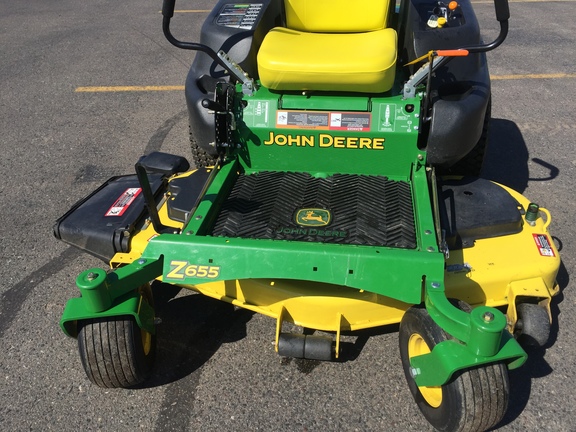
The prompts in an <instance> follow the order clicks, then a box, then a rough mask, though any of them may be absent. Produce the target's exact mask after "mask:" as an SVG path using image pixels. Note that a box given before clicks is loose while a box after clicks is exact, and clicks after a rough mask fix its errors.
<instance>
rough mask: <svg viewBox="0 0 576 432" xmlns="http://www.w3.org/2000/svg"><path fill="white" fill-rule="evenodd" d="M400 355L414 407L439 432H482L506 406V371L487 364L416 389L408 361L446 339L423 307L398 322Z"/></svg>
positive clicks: (507, 385)
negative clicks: (440, 382)
mask: <svg viewBox="0 0 576 432" xmlns="http://www.w3.org/2000/svg"><path fill="white" fill-rule="evenodd" d="M399 338H400V356H401V359H402V366H403V368H404V374H405V375H406V380H407V381H408V387H409V388H410V392H411V393H412V396H413V397H414V400H415V401H416V403H417V405H418V408H420V411H421V412H422V414H424V417H426V419H427V420H428V421H429V422H430V424H431V425H432V426H434V427H435V428H436V429H438V430H440V431H470V432H472V431H485V430H487V429H490V428H492V427H494V426H495V425H496V424H498V423H499V422H500V420H502V418H503V417H504V414H505V413H506V409H507V407H508V396H509V382H508V370H507V368H506V366H505V365H504V364H501V363H498V364H491V365H486V366H480V367H477V368H473V369H467V370H463V371H460V372H457V373H455V374H454V375H453V377H452V378H451V380H450V381H449V382H448V383H446V384H444V385H442V386H438V387H424V386H423V387H418V386H417V385H416V381H414V379H413V378H412V375H411V372H410V371H411V366H410V359H411V358H412V357H416V356H419V355H423V354H427V353H429V352H430V351H431V350H432V349H433V348H434V346H436V345H437V344H439V343H440V342H443V341H445V340H447V339H448V338H449V336H448V335H447V334H446V332H444V331H443V330H442V329H441V328H440V327H439V326H438V325H437V324H436V323H435V322H434V320H432V318H431V317H430V315H429V314H428V311H426V309H424V308H417V307H412V308H410V309H408V311H407V312H406V313H405V314H404V316H403V317H402V322H401V323H400V333H399Z"/></svg>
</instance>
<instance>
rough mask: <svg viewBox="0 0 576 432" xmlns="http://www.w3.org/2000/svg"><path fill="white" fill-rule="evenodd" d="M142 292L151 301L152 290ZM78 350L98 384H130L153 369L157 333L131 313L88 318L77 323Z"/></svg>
mask: <svg viewBox="0 0 576 432" xmlns="http://www.w3.org/2000/svg"><path fill="white" fill-rule="evenodd" d="M143 296H144V298H145V299H146V300H145V301H149V302H150V303H151V298H152V297H151V293H149V291H144V292H143ZM78 324H79V327H80V329H79V331H78V351H79V353H80V359H81V360H82V366H83V367H84V371H85V372H86V375H87V376H88V379H90V381H92V382H93V383H94V384H96V385H97V386H99V387H104V388H130V387H134V386H136V385H138V384H141V383H142V382H144V381H145V380H146V379H147V378H148V377H149V376H150V373H151V372H152V367H153V365H154V358H155V355H156V336H155V335H153V334H151V333H149V332H147V331H146V330H144V329H141V328H140V327H139V326H138V324H137V323H136V320H135V319H134V317H132V316H120V317H106V318H96V319H88V320H84V321H81V322H79V323H78Z"/></svg>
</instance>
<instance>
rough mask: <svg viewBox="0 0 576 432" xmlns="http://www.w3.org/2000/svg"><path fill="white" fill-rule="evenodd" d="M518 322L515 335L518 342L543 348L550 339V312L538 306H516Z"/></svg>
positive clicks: (522, 304)
mask: <svg viewBox="0 0 576 432" xmlns="http://www.w3.org/2000/svg"><path fill="white" fill-rule="evenodd" d="M516 312H517V313H518V321H517V322H516V328H515V329H514V334H515V335H516V337H517V338H518V342H520V343H521V344H523V345H527V346H533V347H540V348H541V347H543V346H544V345H546V344H547V343H548V338H549V337H550V317H549V316H548V311H547V310H546V309H544V308H543V307H541V306H540V305H537V304H532V303H520V304H519V305H517V306H516Z"/></svg>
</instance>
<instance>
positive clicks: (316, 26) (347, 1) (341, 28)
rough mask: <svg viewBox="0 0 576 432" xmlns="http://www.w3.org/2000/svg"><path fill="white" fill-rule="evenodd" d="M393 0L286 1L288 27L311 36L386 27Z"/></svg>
mask: <svg viewBox="0 0 576 432" xmlns="http://www.w3.org/2000/svg"><path fill="white" fill-rule="evenodd" d="M390 1H391V0H284V5H285V9H286V24H287V27H288V28H290V29H293V30H299V31H305V32H312V33H357V32H367V31H373V30H380V29H383V28H385V27H386V22H387V19H388V10H389V8H390Z"/></svg>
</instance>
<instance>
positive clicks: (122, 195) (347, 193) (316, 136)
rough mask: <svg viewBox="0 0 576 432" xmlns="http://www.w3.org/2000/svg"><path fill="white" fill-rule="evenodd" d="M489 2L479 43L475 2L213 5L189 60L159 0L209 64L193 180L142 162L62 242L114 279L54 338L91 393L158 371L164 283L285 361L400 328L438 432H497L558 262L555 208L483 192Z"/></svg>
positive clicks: (97, 285) (198, 65) (88, 288)
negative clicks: (264, 329) (243, 320)
mask: <svg viewBox="0 0 576 432" xmlns="http://www.w3.org/2000/svg"><path fill="white" fill-rule="evenodd" d="M494 4H495V10H496V18H497V20H498V21H499V23H500V34H499V36H498V37H497V38H496V39H495V40H494V41H493V42H492V43H488V44H486V43H483V41H482V40H481V37H480V32H479V27H478V22H477V20H476V17H475V15H474V12H473V9H472V7H471V4H470V2H469V0H461V1H459V2H456V1H452V2H450V3H448V4H444V3H442V2H434V1H432V0H402V2H400V4H399V5H396V4H395V3H394V2H392V1H390V0H365V1H358V2H351V1H346V0H256V1H247V2H244V3H235V2H234V1H232V0H220V1H219V2H218V4H217V5H216V6H215V8H214V10H213V11H212V13H211V14H210V15H209V16H208V18H207V19H206V21H205V23H204V26H203V28H202V33H201V39H200V43H191V42H181V41H180V40H178V39H176V38H175V37H174V36H173V35H172V33H171V31H170V27H169V24H170V20H171V18H172V16H173V13H174V0H165V2H164V6H163V11H162V13H163V16H164V21H163V28H164V33H165V35H166V37H167V38H168V40H169V41H170V42H171V43H172V44H174V45H176V46H177V47H179V48H183V49H190V50H196V51H198V53H197V54H196V58H195V60H194V63H193V64H192V67H191V69H190V73H189V75H188V79H187V81H186V98H187V104H188V109H189V114H190V132H191V138H192V156H193V158H194V162H195V165H196V166H195V168H194V169H192V170H190V166H189V163H188V161H187V160H186V159H185V158H183V157H180V156H175V155H170V154H165V153H160V152H154V153H151V154H148V155H145V156H143V157H142V158H141V159H140V160H139V161H138V162H137V163H136V172H135V174H132V175H126V176H120V177H114V178H112V179H110V180H108V181H107V182H106V183H105V184H104V185H103V186H101V187H100V188H99V189H98V190H96V191H95V192H93V193H92V194H91V195H90V196H88V197H86V198H85V199H83V200H81V201H80V202H78V203H77V204H76V205H75V206H74V207H73V208H72V209H71V210H70V211H69V212H68V213H66V215H64V216H63V217H62V218H60V219H59V220H58V221H57V223H56V225H55V234H56V236H57V237H58V238H59V239H61V240H63V241H65V242H67V243H69V244H71V245H74V246H76V247H78V248H80V249H82V250H85V251H86V252H88V253H90V254H92V255H95V256H97V257H99V258H101V259H103V260H104V261H107V262H109V264H110V269H109V270H103V269H99V268H93V269H89V270H86V271H85V272H83V273H81V274H80V275H79V276H78V278H77V280H76V283H77V285H78V288H79V289H80V292H81V297H79V298H74V299H71V300H70V301H69V302H68V304H67V306H66V308H65V311H64V314H63V317H62V321H61V326H62V329H63V330H64V332H65V333H66V334H67V335H69V336H72V337H77V338H78V345H79V351H80V357H81V359H82V364H83V366H84V369H85V371H86V373H87V375H88V377H89V378H90V380H91V381H92V382H94V383H95V384H97V385H100V386H102V387H131V386H134V385H137V384H139V383H141V382H142V381H144V380H145V379H146V378H147V376H148V375H149V374H150V372H151V366H152V362H153V359H154V346H155V334H156V330H155V323H156V320H155V312H154V305H153V301H152V295H151V290H150V285H149V283H150V282H151V281H153V280H159V281H162V282H163V283H164V284H172V285H177V286H179V287H183V288H187V289H190V290H193V291H197V292H199V293H201V294H204V295H206V296H209V297H212V298H215V299H218V300H222V301H224V302H228V303H231V304H233V305H235V306H237V307H241V308H246V309H248V310H251V311H255V312H258V313H261V314H264V315H266V316H269V317H271V318H273V319H275V320H276V342H275V347H276V351H277V352H278V353H279V354H280V355H281V356H287V357H297V358H306V359H316V360H331V359H336V358H338V357H339V356H341V354H342V353H341V345H340V336H341V334H342V332H351V331H352V332H353V331H357V330H362V329H367V328H372V327H377V326H385V325H389V324H397V323H400V331H399V340H400V356H401V358H402V363H403V366H404V372H405V374H406V379H407V381H408V386H409V387H410V391H411V392H412V394H413V396H414V398H415V400H416V403H417V404H418V406H419V407H420V410H421V411H422V413H423V414H424V416H425V417H426V418H427V419H428V420H429V421H430V423H431V424H432V425H433V426H434V427H436V428H437V429H440V430H448V431H452V430H485V429H488V428H491V427H493V426H494V425H496V424H497V423H498V422H499V421H500V420H501V419H502V417H503V415H504V413H505V411H506V407H507V401H508V395H509V383H508V375H507V373H508V372H507V371H508V370H509V369H514V368H517V367H519V366H521V365H522V364H523V363H524V361H525V359H526V353H525V351H524V350H523V349H522V348H521V346H520V344H519V342H518V341H520V342H522V340H524V341H525V342H526V343H531V344H537V345H544V344H546V343H547V339H548V333H549V329H550V320H551V315H550V301H551V298H552V296H554V295H555V294H556V293H557V292H558V286H557V284H556V282H555V277H556V273H557V270H558V267H559V263H560V259H559V256H558V251H557V249H556V247H555V245H554V243H553V242H552V238H551V236H550V234H549V232H548V228H549V226H550V222H551V216H550V214H549V212H548V211H547V210H545V209H544V208H541V207H539V206H538V205H537V204H535V203H532V202H530V201H529V200H527V199H526V198H524V197H523V196H522V195H520V194H519V193H517V192H514V191H512V190H510V189H508V188H507V187H504V186H502V185H498V184H496V183H493V182H490V181H488V180H484V179H481V178H478V177H477V175H478V174H479V172H480V169H481V167H482V160H483V155H484V150H485V147H486V139H487V127H488V123H489V119H490V80H489V74H488V68H487V64H486V56H485V52H486V51H489V50H491V49H494V48H496V47H497V46H498V45H500V44H501V43H502V42H503V41H504V39H505V37H506V34H507V30H508V17H509V12H508V4H507V1H506V0H495V2H494ZM290 324H292V325H290ZM300 327H301V328H303V329H306V331H304V332H303V333H291V332H290V331H287V328H300ZM314 331H320V332H321V335H319V334H315V333H314ZM327 335H331V336H327Z"/></svg>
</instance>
